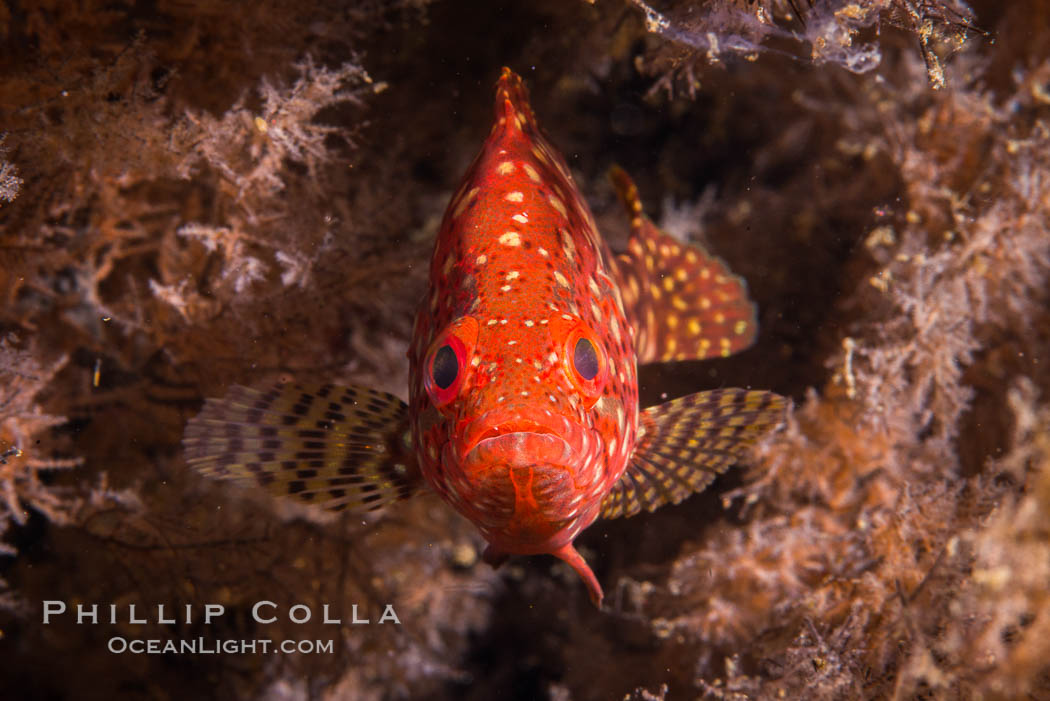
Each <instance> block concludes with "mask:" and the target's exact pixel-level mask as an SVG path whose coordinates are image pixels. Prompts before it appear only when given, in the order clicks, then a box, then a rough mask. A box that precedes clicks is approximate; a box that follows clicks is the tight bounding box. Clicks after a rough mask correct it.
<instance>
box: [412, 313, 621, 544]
mask: <svg viewBox="0 0 1050 701" xmlns="http://www.w3.org/2000/svg"><path fill="white" fill-rule="evenodd" d="M548 311H549V312H550V313H549V315H548V316H543V317H542V318H527V317H526V316H524V315H522V314H507V315H505V316H501V317H499V318H495V317H493V318H477V317H474V316H470V315H466V316H462V317H460V318H458V319H456V320H454V321H453V322H452V323H450V324H448V325H447V326H446V327H445V329H444V330H442V331H441V332H439V333H438V334H436V336H435V340H434V341H433V342H432V343H431V345H430V348H429V350H428V351H427V353H426V354H425V356H424V357H423V359H422V364H421V374H422V385H423V388H424V390H425V396H426V400H425V402H423V405H424V408H423V409H422V413H421V414H420V422H419V424H420V428H421V434H420V435H421V439H422V443H423V446H422V447H423V451H422V452H423V454H424V462H425V464H426V465H427V468H425V470H424V473H425V474H426V473H427V472H429V473H430V474H431V475H433V480H432V482H433V483H435V485H436V486H438V487H439V491H440V492H442V493H443V495H444V496H446V498H447V499H448V500H449V501H450V502H451V503H452V504H453V505H454V506H456V507H457V508H458V509H459V510H460V511H461V512H463V513H464V514H465V515H467V516H468V517H469V518H471V520H473V521H474V522H475V523H476V524H477V525H478V526H479V528H480V529H481V530H482V532H483V533H485V534H486V535H487V536H492V537H491V538H490V540H494V541H495V540H501V541H505V540H508V539H509V540H511V541H513V546H511V547H514V548H515V551H520V550H521V549H522V548H529V547H530V546H531V547H536V548H537V549H538V550H540V551H543V550H547V549H549V546H550V540H551V538H558V537H563V538H564V539H571V537H573V536H575V532H576V531H575V530H574V529H573V528H572V525H573V524H574V523H576V522H581V521H587V523H589V522H590V521H591V520H593V518H591V517H592V516H593V514H591V513H590V512H591V511H593V510H594V509H596V507H597V503H598V501H599V500H598V499H596V498H595V497H598V496H600V494H601V493H603V491H604V490H605V489H606V488H607V487H606V485H605V484H604V483H605V481H606V478H607V476H608V474H609V466H610V465H609V463H610V460H609V458H610V455H609V451H608V445H609V443H608V441H609V437H615V436H616V435H617V431H618V430H619V427H620V426H621V425H622V422H623V420H624V416H625V413H626V410H625V408H624V402H623V397H622V396H617V394H616V393H615V392H614V391H611V390H612V389H613V388H612V387H611V386H610V381H609V380H610V365H611V363H610V355H609V354H610V349H609V348H608V346H607V345H606V343H604V342H603V339H602V336H601V334H600V333H599V331H598V330H596V329H595V328H593V327H592V326H591V325H590V324H589V323H588V322H587V320H585V319H583V318H580V317H575V316H573V315H570V314H554V312H553V311H550V310H548ZM493 321H494V322H495V323H491V322H493ZM613 440H615V438H613ZM581 517H583V518H581ZM501 535H502V537H501ZM530 544H531V545H530Z"/></svg>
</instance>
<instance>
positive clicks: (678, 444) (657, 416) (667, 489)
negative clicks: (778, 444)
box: [601, 389, 787, 518]
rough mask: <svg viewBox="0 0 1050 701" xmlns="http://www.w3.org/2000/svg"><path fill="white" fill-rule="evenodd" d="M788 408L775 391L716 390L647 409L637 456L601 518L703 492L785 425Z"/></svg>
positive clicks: (605, 504) (612, 492) (605, 503)
mask: <svg viewBox="0 0 1050 701" xmlns="http://www.w3.org/2000/svg"><path fill="white" fill-rule="evenodd" d="M786 406H787V401H786V400H785V399H784V398H783V397H781V396H780V395H777V394H773V393H772V392H758V391H748V390H743V389H716V390H712V391H709V392H699V393H697V394H691V395H689V396H686V397H681V398H679V399H675V400H673V401H670V402H667V403H666V404H661V405H660V406H655V407H650V408H649V409H646V410H645V411H643V412H642V414H641V416H640V417H639V429H640V434H641V435H640V438H639V441H638V445H637V446H636V447H635V449H634V455H633V456H632V458H631V462H630V464H629V465H628V466H627V469H626V470H625V471H624V473H623V475H622V476H621V477H620V479H619V480H618V481H617V482H616V484H614V485H613V488H612V489H611V490H610V491H609V493H608V494H607V495H606V496H605V499H604V500H603V501H602V511H601V515H602V517H603V518H617V517H619V516H633V515H634V514H636V513H638V512H639V511H641V510H642V509H645V510H646V511H655V510H656V509H658V508H660V507H661V506H664V505H666V504H677V503H678V502H680V501H682V500H683V499H685V498H686V497H688V496H689V495H690V494H694V493H696V492H699V491H702V490H703V489H704V488H706V487H707V485H709V484H710V483H711V482H712V481H713V480H714V478H715V477H716V476H718V475H719V474H720V473H722V472H725V470H726V469H727V468H728V467H729V466H730V465H732V464H733V463H736V462H738V461H740V460H742V459H743V458H744V457H745V456H746V453H747V450H748V449H749V448H750V447H751V446H752V445H754V444H755V442H756V441H757V440H758V439H759V438H760V437H761V436H762V435H763V434H765V433H766V432H767V431H769V430H771V429H773V428H774V427H776V426H777V425H778V424H780V422H781V421H782V420H783V418H784V410H785V408H786Z"/></svg>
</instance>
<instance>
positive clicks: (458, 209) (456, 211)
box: [452, 187, 478, 219]
mask: <svg viewBox="0 0 1050 701" xmlns="http://www.w3.org/2000/svg"><path fill="white" fill-rule="evenodd" d="M477 194H478V188H476V187H472V188H470V190H469V191H468V192H467V194H465V195H464V196H463V197H461V198H460V199H459V202H457V203H456V206H455V208H453V210H452V218H453V219H456V218H457V217H459V215H460V214H463V210H464V209H466V208H467V205H469V204H470V203H471V202H472V201H473V200H474V198H475V197H476V196H477Z"/></svg>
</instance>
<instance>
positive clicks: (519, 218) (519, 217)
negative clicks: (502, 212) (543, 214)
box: [511, 212, 529, 224]
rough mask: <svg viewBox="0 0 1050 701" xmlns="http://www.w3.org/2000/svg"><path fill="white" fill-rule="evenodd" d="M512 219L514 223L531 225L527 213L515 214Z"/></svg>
mask: <svg viewBox="0 0 1050 701" xmlns="http://www.w3.org/2000/svg"><path fill="white" fill-rule="evenodd" d="M511 219H513V220H514V221H516V222H518V223H519V224H528V223H529V215H528V214H526V213H525V212H522V213H521V214H515V215H514V216H513V217H511Z"/></svg>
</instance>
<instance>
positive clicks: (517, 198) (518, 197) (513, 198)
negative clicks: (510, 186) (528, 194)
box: [503, 190, 525, 202]
mask: <svg viewBox="0 0 1050 701" xmlns="http://www.w3.org/2000/svg"><path fill="white" fill-rule="evenodd" d="M503 199H505V200H507V202H522V201H524V200H525V195H524V194H523V193H522V192H520V191H518V190H514V191H513V192H508V193H507V194H506V195H504V196H503Z"/></svg>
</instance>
